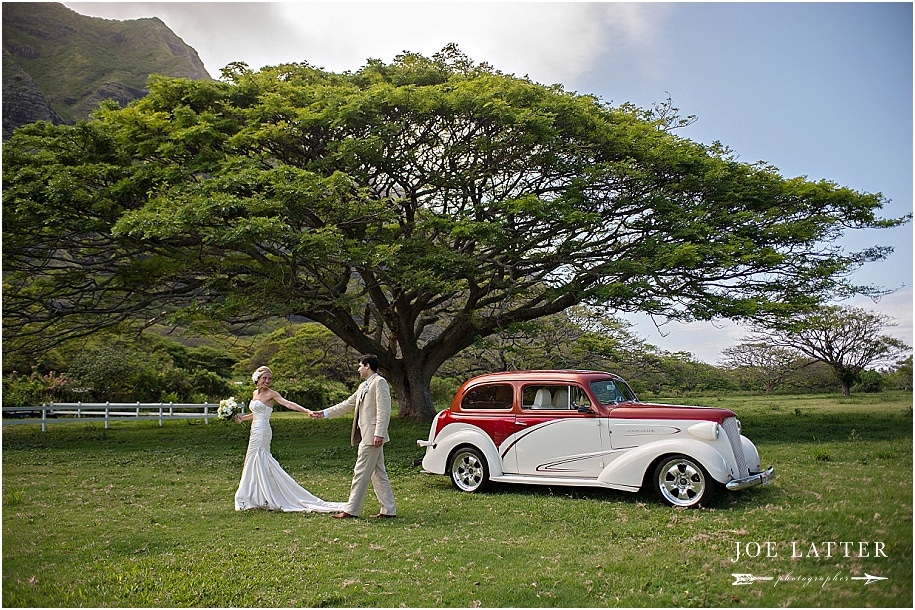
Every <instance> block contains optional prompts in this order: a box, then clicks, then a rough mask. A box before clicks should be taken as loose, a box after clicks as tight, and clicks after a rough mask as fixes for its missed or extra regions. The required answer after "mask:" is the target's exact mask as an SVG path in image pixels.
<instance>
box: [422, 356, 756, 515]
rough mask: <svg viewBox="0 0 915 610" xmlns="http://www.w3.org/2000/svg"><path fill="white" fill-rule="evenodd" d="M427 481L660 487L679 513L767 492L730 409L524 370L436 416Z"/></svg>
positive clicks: (466, 388) (609, 381) (600, 380)
mask: <svg viewBox="0 0 915 610" xmlns="http://www.w3.org/2000/svg"><path fill="white" fill-rule="evenodd" d="M417 444H419V446H420V447H425V449H426V453H425V455H424V457H423V459H422V467H423V472H426V473H430V474H440V475H443V474H448V475H449V476H450V477H451V481H452V483H454V486H455V487H457V488H458V489H460V490H462V491H466V492H477V491H481V490H482V489H484V488H485V487H486V486H487V485H488V484H489V482H490V481H497V482H505V483H532V484H537V485H568V486H588V487H606V488H610V489H621V490H625V491H633V492H634V491H638V490H639V489H641V488H643V487H645V486H651V487H652V488H653V489H654V491H655V492H656V493H657V495H658V496H659V497H660V498H661V500H663V501H664V502H666V503H667V504H670V505H672V506H684V507H695V506H699V505H707V504H708V503H709V501H710V500H711V499H712V497H713V496H714V494H715V491H716V489H717V488H719V487H724V488H727V489H730V490H738V489H745V488H747V487H753V486H755V485H766V484H768V483H769V481H770V480H771V478H772V473H773V470H774V469H773V468H772V467H770V468H768V469H767V470H762V467H761V465H760V461H759V453H758V452H757V450H756V447H755V446H754V445H753V443H752V442H750V440H749V439H747V438H746V437H744V436H743V435H741V433H740V422H739V421H738V420H737V416H736V415H735V414H734V413H733V412H732V411H729V410H727V409H717V408H709V407H689V406H671V405H661V404H648V403H642V402H639V400H638V399H637V398H636V396H635V393H634V392H633V391H632V390H631V389H630V388H629V386H628V385H627V384H626V382H625V381H623V380H622V379H621V378H620V377H618V376H616V375H612V374H610V373H601V372H596V371H516V372H507V373H491V374H487V375H481V376H479V377H475V378H473V379H470V380H468V381H466V382H464V384H463V385H461V387H460V388H459V389H458V391H457V394H456V395H455V397H454V399H453V401H452V402H451V406H450V407H449V408H447V409H445V410H444V411H441V412H440V413H439V414H438V415H436V417H435V419H434V421H433V422H432V427H431V429H430V431H429V438H428V439H426V440H418V441H417Z"/></svg>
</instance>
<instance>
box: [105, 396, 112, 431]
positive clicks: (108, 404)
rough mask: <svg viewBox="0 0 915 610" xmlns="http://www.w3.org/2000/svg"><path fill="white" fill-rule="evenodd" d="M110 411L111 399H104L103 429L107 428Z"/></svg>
mask: <svg viewBox="0 0 915 610" xmlns="http://www.w3.org/2000/svg"><path fill="white" fill-rule="evenodd" d="M110 411H111V401H110V400H106V401H105V430H107V429H108V417H109V415H108V414H109V412H110Z"/></svg>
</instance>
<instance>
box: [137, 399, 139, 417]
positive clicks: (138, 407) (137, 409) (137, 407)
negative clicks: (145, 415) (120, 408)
mask: <svg viewBox="0 0 915 610" xmlns="http://www.w3.org/2000/svg"><path fill="white" fill-rule="evenodd" d="M137 417H140V401H139V400H138V401H137Z"/></svg>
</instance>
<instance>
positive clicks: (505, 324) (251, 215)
mask: <svg viewBox="0 0 915 610" xmlns="http://www.w3.org/2000/svg"><path fill="white" fill-rule="evenodd" d="M682 124H683V120H681V119H679V118H678V117H677V116H676V112H675V109H674V108H672V107H670V105H669V104H668V105H663V106H661V107H658V108H656V109H655V110H654V111H646V110H641V109H638V108H635V107H633V106H629V105H624V106H622V107H611V106H609V105H607V104H605V103H604V102H602V101H600V100H598V99H597V98H595V97H593V96H589V95H577V94H573V93H570V92H567V91H564V90H562V88H561V87H559V86H543V85H539V84H536V83H533V82H531V81H529V80H527V79H523V78H517V77H514V76H509V75H506V74H503V73H501V72H498V71H497V70H494V69H493V68H492V67H490V66H488V65H486V64H478V65H475V64H473V63H472V62H471V61H469V60H468V58H467V57H466V56H464V55H463V54H461V53H460V52H459V51H458V50H457V49H456V48H454V47H453V46H449V47H447V48H445V49H444V50H443V51H442V52H441V53H437V54H435V55H434V56H433V57H432V58H426V57H423V56H420V55H416V54H404V55H401V56H399V57H397V58H396V59H395V61H394V62H393V63H391V64H384V63H382V62H380V61H377V60H371V61H369V62H368V64H367V65H366V66H365V67H364V68H362V69H361V70H359V71H357V72H354V73H344V74H334V73H329V72H325V71H322V70H319V69H316V68H314V67H312V66H309V65H306V64H289V65H283V66H277V67H268V68H264V69H262V70H260V71H259V72H254V71H252V70H250V69H248V68H247V66H245V65H243V64H233V65H230V66H228V67H227V68H226V69H225V70H224V71H223V77H222V80H221V81H219V82H207V81H188V80H182V79H170V78H164V77H156V78H152V79H151V80H150V83H149V94H148V95H147V96H146V97H144V98H143V99H142V100H139V101H137V102H134V103H132V104H131V105H129V106H128V107H126V108H117V107H115V106H114V105H112V104H108V105H106V106H105V107H104V108H102V109H101V110H100V111H99V112H98V113H96V114H95V115H94V116H93V118H92V119H91V120H90V121H88V122H85V123H80V124H78V125H75V126H53V125H49V124H47V123H37V124H34V125H30V126H26V127H23V128H20V129H19V130H17V132H16V133H15V134H14V136H13V138H11V139H10V140H9V141H8V142H7V143H5V144H4V146H3V190H4V192H3V269H4V285H3V314H4V319H3V323H4V341H3V348H4V350H26V351H29V350H30V351H31V352H33V353H34V352H37V351H40V350H41V349H43V348H46V347H48V346H50V345H53V344H54V342H56V341H59V340H63V339H65V338H67V337H74V336H80V335H86V334H91V333H94V332H96V331H97V330H98V329H99V328H101V327H104V326H106V325H113V324H119V323H121V322H123V321H133V322H136V323H138V324H154V323H156V322H157V321H160V320H162V319H163V318H166V319H172V318H173V317H174V318H175V319H180V318H187V317H191V316H198V317H210V318H217V319H227V320H233V321H239V322H243V321H254V320H258V319H266V318H275V317H280V318H283V317H290V316H295V315H298V316H303V317H306V318H309V319H311V320H314V321H317V322H319V323H320V324H322V325H324V326H325V327H327V328H328V329H330V330H331V331H332V332H333V333H334V334H335V335H336V336H338V337H340V338H341V339H342V340H343V341H345V342H346V343H347V344H348V345H349V346H351V347H352V348H353V349H354V350H356V351H358V352H360V353H362V352H374V353H376V354H378V356H379V360H380V364H381V368H382V370H383V372H384V373H385V374H386V375H387V377H388V379H389V380H390V382H391V385H392V387H393V389H394V390H395V392H396V395H397V398H398V401H399V404H400V409H399V415H400V417H406V418H411V419H418V420H428V419H430V418H431V417H432V415H433V414H434V411H433V407H432V396H431V389H430V382H431V379H432V376H433V375H434V374H435V373H436V371H438V369H439V368H440V367H441V366H442V364H443V363H444V362H446V361H447V360H448V359H449V358H451V357H452V356H454V355H455V354H458V353H459V352H461V350H463V349H465V348H467V347H469V346H471V345H473V344H474V343H475V342H477V341H478V340H480V339H482V338H486V337H490V336H492V335H494V334H497V333H499V332H501V331H503V330H506V329H511V328H516V327H517V326H518V325H523V324H528V323H530V322H532V321H535V320H538V319H540V318H543V317H545V316H549V315H552V314H556V313H559V312H561V311H563V310H565V309H567V308H568V307H571V306H573V305H578V304H600V305H603V306H605V307H607V308H609V309H610V310H614V311H623V312H626V311H643V312H646V313H649V314H653V315H659V316H667V317H671V318H677V319H712V318H715V317H722V316H723V317H731V318H748V319H759V318H763V317H766V316H772V315H776V314H781V313H785V312H790V311H792V310H794V309H797V308H799V307H805V306H811V305H813V304H816V303H818V302H820V301H821V300H823V299H825V298H828V297H832V296H835V295H837V294H847V293H849V292H855V291H857V290H859V289H860V288H859V287H855V286H852V285H850V284H849V283H848V281H847V278H848V277H849V276H850V274H849V272H850V271H851V270H854V269H855V268H857V267H858V266H860V265H861V264H863V263H865V262H867V261H870V260H877V259H881V258H884V257H885V256H886V254H887V253H888V252H889V251H890V250H891V249H890V248H871V249H868V250H865V251H864V252H861V253H846V252H844V251H843V250H842V249H841V248H840V246H838V245H837V239H838V238H839V237H840V236H841V235H842V233H843V231H845V230H846V229H854V228H883V227H889V226H895V225H897V224H900V223H901V222H904V221H905V220H906V219H894V220H885V219H881V218H879V216H878V215H877V214H878V211H879V210H880V209H881V207H882V205H883V204H884V202H885V200H884V198H883V197H882V196H881V195H880V194H866V193H860V192H855V191H852V190H850V189H847V188H842V187H839V186H838V185H836V184H834V183H831V182H827V181H820V182H809V181H807V180H805V179H803V178H792V179H786V178H783V177H782V176H781V175H780V174H779V173H778V171H777V169H776V168H774V167H772V166H770V165H766V164H762V163H760V164H746V163H740V162H738V161H736V159H735V158H734V155H733V154H732V153H731V152H730V151H728V150H727V149H726V148H725V147H723V146H721V145H720V144H717V143H716V144H713V145H711V146H706V145H703V144H699V143H695V142H691V141H689V140H686V139H683V138H680V137H678V136H676V135H675V134H674V133H673V132H672V130H673V129H674V128H676V127H678V126H681V125H682ZM179 316H180V317H179Z"/></svg>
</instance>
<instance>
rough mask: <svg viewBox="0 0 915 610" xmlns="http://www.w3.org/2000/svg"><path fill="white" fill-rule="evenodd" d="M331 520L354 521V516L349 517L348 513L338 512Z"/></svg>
mask: <svg viewBox="0 0 915 610" xmlns="http://www.w3.org/2000/svg"><path fill="white" fill-rule="evenodd" d="M331 518H332V519H355V518H356V515H351V514H349V513H348V512H345V511H344V512H340V513H337V514H335V515H331Z"/></svg>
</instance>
